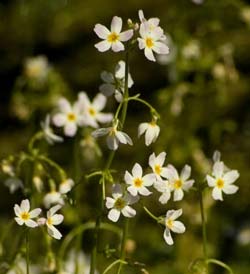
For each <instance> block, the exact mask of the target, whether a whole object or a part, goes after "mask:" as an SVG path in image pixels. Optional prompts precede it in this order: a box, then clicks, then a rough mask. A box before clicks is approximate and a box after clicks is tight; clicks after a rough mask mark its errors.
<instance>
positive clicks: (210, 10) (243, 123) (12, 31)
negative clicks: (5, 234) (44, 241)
mask: <svg viewBox="0 0 250 274" xmlns="http://www.w3.org/2000/svg"><path fill="white" fill-rule="evenodd" d="M138 9H143V10H144V13H145V16H146V18H149V17H155V16H156V17H159V18H160V19H161V26H162V27H163V28H164V29H165V31H166V33H167V34H168V43H169V46H170V55H169V56H168V58H165V59H162V58H161V59H159V63H160V64H155V63H150V62H148V61H147V60H146V59H145V58H144V56H143V54H142V52H140V51H139V50H135V52H134V53H133V56H132V60H131V62H130V71H131V74H132V77H133V79H134V81H135V86H134V87H133V88H132V90H131V92H132V94H136V93H138V92H139V93H141V95H142V97H143V98H146V99H147V100H149V101H150V102H151V103H152V104H153V105H154V106H155V108H156V109H157V111H158V112H159V113H160V114H161V120H160V125H161V134H160V138H159V139H158V141H157V142H156V143H155V144H154V145H153V147H151V148H149V149H148V148H147V149H145V145H144V141H143V140H136V135H137V125H138V123H140V122H144V121H145V117H146V119H150V115H148V113H147V112H146V111H147V110H146V109H144V107H141V106H138V105H136V104H134V103H132V104H131V108H130V109H129V113H128V115H129V116H128V120H127V122H126V125H125V127H126V132H128V133H129V135H130V136H132V137H133V139H134V140H135V145H136V150H134V148H133V147H132V148H127V147H126V148H122V149H121V151H120V156H119V159H121V161H118V158H117V160H116V161H115V165H116V167H117V169H118V170H124V171H125V169H130V168H131V167H132V163H134V162H135V161H138V162H140V163H144V164H145V165H146V164H147V161H148V156H149V154H150V153H151V152H152V151H153V150H154V151H156V152H160V151H162V150H165V151H166V152H167V161H168V163H173V164H175V165H177V166H178V167H180V168H181V167H182V166H183V165H184V164H185V163H189V164H190V165H192V167H193V177H194V178H196V180H203V179H204V176H205V174H206V172H207V171H208V170H209V168H210V160H209V159H211V157H212V154H213V151H214V150H216V149H218V150H220V151H221V152H222V159H223V160H224V161H225V163H226V165H228V166H229V167H232V168H234V169H238V170H239V172H240V175H241V176H240V179H239V181H238V185H239V186H240V190H239V192H238V193H237V194H236V195H234V196H233V197H227V198H226V199H225V201H224V202H223V203H220V202H218V203H214V201H212V200H211V198H210V193H207V196H206V205H207V210H208V211H207V212H208V228H209V229H208V235H209V236H208V237H209V253H210V254H211V256H213V257H217V258H219V259H221V260H223V261H225V262H227V263H228V264H230V265H232V268H233V269H234V270H235V273H239V274H248V273H249V270H250V263H249V262H250V255H249V254H250V252H249V249H250V218H249V217H250V214H249V210H250V203H249V197H250V188H249V186H248V182H249V180H250V173H249V166H250V107H249V104H250V51H249V48H250V5H249V3H247V1H240V0H219V1H215V0H204V3H203V4H200V5H198V4H195V3H193V2H192V1H191V0H179V1H175V0H158V1H145V0H144V1H142V0H137V1H132V0H128V1H126V2H119V1H114V0H107V1H105V2H101V1H96V0H91V1H89V0H85V1H80V0H72V1H70V0H53V1H48V0H47V1H46V0H28V1H23V0H16V1H14V0H12V1H1V3H0V18H1V19H0V37H1V41H0V56H1V58H0V81H1V85H0V89H1V92H0V117H1V118H0V133H1V135H0V156H1V158H3V157H6V156H7V155H8V154H11V153H16V152H17V151H19V150H21V149H24V148H25V145H26V143H27V141H28V139H29V138H30V137H31V135H32V133H34V132H35V130H37V129H38V128H39V127H40V121H41V120H42V119H44V117H45V114H46V113H47V112H50V111H51V110H52V108H53V105H55V102H56V100H57V98H58V97H59V96H66V97H67V98H70V99H73V100H74V99H75V97H76V94H77V92H78V91H80V90H86V91H87V92H88V94H89V95H90V97H92V96H94V95H95V94H96V93H97V92H98V86H99V85H100V83H101V80H100V73H101V71H102V70H104V69H105V70H108V71H112V70H113V68H114V66H115V64H116V62H117V61H118V60H120V59H122V58H123V55H122V54H114V53H112V52H108V53H104V54H101V53H99V52H97V51H96V49H95V48H94V46H93V45H94V44H95V43H96V41H97V37H96V36H95V34H94V32H93V27H94V25H95V24H96V23H102V24H105V25H108V24H110V21H111V18H112V16H113V15H118V16H121V17H123V18H124V19H126V18H131V19H132V20H133V21H134V20H138V18H137V12H138ZM38 55H44V56H46V57H47V59H48V62H49V64H50V65H49V66H50V70H49V72H48V75H49V76H48V77H47V78H46V81H45V82H41V83H40V84H37V82H36V81H35V82H34V81H33V80H32V79H30V78H29V77H28V76H27V72H25V69H24V64H25V62H27V58H29V57H34V56H38ZM113 107H114V103H112V102H111V103H110V105H109V108H110V109H112V108H113ZM20 113H21V114H20ZM138 113H139V115H138ZM147 117H148V118H147ZM73 146H74V144H73V142H72V141H71V140H67V141H66V143H65V144H64V145H63V146H62V145H58V147H56V148H53V149H52V155H53V156H54V157H55V159H56V160H58V162H60V164H62V165H63V166H65V167H66V168H67V169H68V170H69V172H71V173H72V174H73V169H72V168H71V169H70V166H71V163H72V161H71V159H69V158H68V157H67V156H68V151H70V149H72V148H73ZM58 151H59V152H58ZM87 153H88V154H87ZM103 153H106V151H105V150H104V152H103ZM89 154H90V155H91V152H86V151H83V152H82V156H83V157H82V156H81V157H82V166H80V169H81V171H89V170H91V169H92V168H94V167H95V166H96V165H97V164H98V161H100V160H97V161H94V160H93V162H92V161H88V159H87V160H86V159H85V160H84V156H85V155H89ZM105 155H106V154H104V156H105ZM120 157H121V158H120ZM124 163H126V164H124ZM121 176H122V175H121ZM0 189H1V193H2V196H1V201H0V208H1V209H0V214H1V216H0V218H1V219H0V226H1V228H0V230H2V227H3V224H4V222H5V221H6V219H8V218H9V216H12V215H13V213H12V206H13V204H14V203H15V202H16V200H17V197H18V195H14V196H11V195H10V194H8V190H7V189H6V188H5V187H4V186H3V184H1V186H0ZM90 192H96V188H95V187H94V186H92V185H91V186H90V185H87V186H86V187H85V189H84V192H83V193H82V194H81V197H80V199H81V206H80V207H81V208H80V209H81V210H80V217H79V216H75V215H76V213H75V211H74V209H73V208H69V209H68V211H67V212H68V213H67V214H68V216H66V225H65V232H67V231H68V229H69V228H70V227H71V225H73V224H75V223H76V222H78V220H79V218H80V220H81V221H86V220H88V219H94V217H95V216H94V215H95V214H96V205H95V199H94V198H95V197H90V196H89V194H88V193H90ZM155 202H156V200H155V199H153V198H152V201H150V202H149V204H150V206H152V208H154V210H155V212H158V213H159V214H162V213H163V212H162V208H161V207H159V206H158V205H157V204H156V203H155ZM171 206H175V205H173V204H170V205H169V204H168V205H167V208H170V207H171ZM181 206H182V207H183V208H184V219H185V223H186V224H187V228H188V232H187V233H186V234H184V235H182V236H181V237H179V238H178V240H177V241H176V245H175V246H174V247H168V246H166V244H165V242H164V241H163V238H162V233H163V231H162V229H161V228H160V227H159V228H158V229H157V227H156V225H155V224H152V223H151V220H149V219H147V217H145V215H143V214H142V215H141V216H140V217H139V218H138V219H137V220H136V222H135V223H134V224H132V227H131V237H132V238H133V239H134V240H135V242H136V249H135V251H134V253H133V254H131V257H132V258H133V259H136V260H138V261H139V262H145V264H146V266H145V269H146V270H147V271H148V272H149V273H154V274H161V273H162V274H165V273H171V274H181V273H188V272H187V271H188V266H189V265H190V262H191V261H192V260H195V259H196V258H198V257H201V255H202V247H201V228H200V219H199V209H198V204H197V197H196V194H190V195H189V196H188V197H187V200H185V201H183V202H182V203H181ZM145 224H146V225H145ZM14 231H15V230H14ZM132 232H133V233H132ZM14 241H15V239H14V240H13V242H14ZM90 242H91V241H90V240H86V246H87V247H86V248H87V249H88V248H89V245H90V244H91V243H90ZM104 246H105V243H104ZM34 248H35V247H34ZM84 248H85V247H84ZM103 248H104V247H103ZM13 252H14V251H13ZM34 257H35V256H34ZM198 267H201V268H202V266H198ZM130 271H132V270H131V269H128V273H132V272H130ZM199 271H200V272H197V273H203V272H201V271H202V270H199ZM213 271H214V272H213V273H222V272H221V269H217V268H214V269H213ZM145 273H147V272H145ZM192 273H196V272H192Z"/></svg>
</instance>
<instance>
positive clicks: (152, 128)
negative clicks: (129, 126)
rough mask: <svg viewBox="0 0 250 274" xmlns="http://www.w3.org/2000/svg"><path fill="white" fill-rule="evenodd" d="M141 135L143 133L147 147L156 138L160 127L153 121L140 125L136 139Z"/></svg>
mask: <svg viewBox="0 0 250 274" xmlns="http://www.w3.org/2000/svg"><path fill="white" fill-rule="evenodd" d="M145 132H146V133H145ZM143 133H145V144H146V146H149V145H150V144H152V143H154V142H155V141H156V139H157V138H158V136H159V133H160V127H159V126H158V125H157V124H156V122H155V121H152V122H151V123H141V124H140V125H139V127H138V137H140V136H141V135H142V134H143Z"/></svg>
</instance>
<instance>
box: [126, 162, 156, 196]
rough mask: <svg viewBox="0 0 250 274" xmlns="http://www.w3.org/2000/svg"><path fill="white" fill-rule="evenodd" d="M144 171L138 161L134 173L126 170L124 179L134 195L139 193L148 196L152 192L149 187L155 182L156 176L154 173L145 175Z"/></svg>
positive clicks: (129, 190)
mask: <svg viewBox="0 0 250 274" xmlns="http://www.w3.org/2000/svg"><path fill="white" fill-rule="evenodd" d="M142 173H143V172H142V167H141V166H140V165H139V164H138V163H136V164H135V165H134V167H133V169H132V174H130V173H129V172H128V171H126V172H125V176H124V180H125V182H126V184H128V185H129V187H128V188H127V190H128V192H129V193H130V194H131V195H133V196H136V195H138V194H141V195H143V196H148V195H150V194H151V192H150V191H149V190H148V189H147V187H149V186H152V185H153V184H154V182H155V176H154V174H152V173H151V174H147V175H145V176H143V174H142Z"/></svg>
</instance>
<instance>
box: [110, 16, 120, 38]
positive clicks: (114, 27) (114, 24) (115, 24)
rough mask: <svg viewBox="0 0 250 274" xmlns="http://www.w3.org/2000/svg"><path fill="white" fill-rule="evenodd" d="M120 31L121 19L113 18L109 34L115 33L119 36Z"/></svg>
mask: <svg viewBox="0 0 250 274" xmlns="http://www.w3.org/2000/svg"><path fill="white" fill-rule="evenodd" d="M121 30H122V18H121V17H118V16H114V17H113V19H112V21H111V32H115V33H116V34H119V33H120V32H121Z"/></svg>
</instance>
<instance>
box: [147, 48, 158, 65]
mask: <svg viewBox="0 0 250 274" xmlns="http://www.w3.org/2000/svg"><path fill="white" fill-rule="evenodd" d="M144 54H145V56H146V58H147V59H148V60H150V61H153V62H155V61H156V60H155V57H154V54H153V51H152V49H150V48H148V47H145V49H144Z"/></svg>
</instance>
